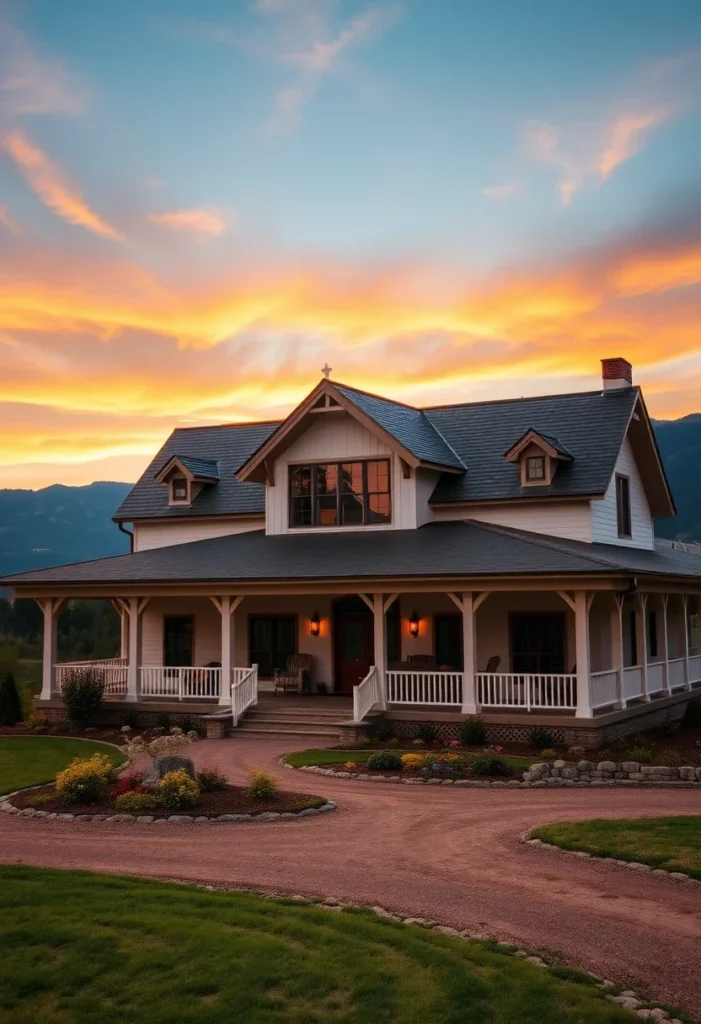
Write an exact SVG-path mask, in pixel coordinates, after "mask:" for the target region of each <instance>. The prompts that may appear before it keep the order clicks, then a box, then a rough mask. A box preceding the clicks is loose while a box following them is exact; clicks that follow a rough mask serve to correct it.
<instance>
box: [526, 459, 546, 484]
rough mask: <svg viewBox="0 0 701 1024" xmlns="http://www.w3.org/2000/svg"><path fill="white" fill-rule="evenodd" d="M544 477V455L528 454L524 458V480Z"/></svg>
mask: <svg viewBox="0 0 701 1024" xmlns="http://www.w3.org/2000/svg"><path fill="white" fill-rule="evenodd" d="M544 479H545V457H544V456H543V455H530V456H529V457H528V458H527V459H526V480H544Z"/></svg>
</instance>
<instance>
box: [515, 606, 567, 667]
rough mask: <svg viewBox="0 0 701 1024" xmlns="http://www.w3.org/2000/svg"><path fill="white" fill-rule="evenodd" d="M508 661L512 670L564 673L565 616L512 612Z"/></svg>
mask: <svg viewBox="0 0 701 1024" xmlns="http://www.w3.org/2000/svg"><path fill="white" fill-rule="evenodd" d="M511 664H512V671H513V672H544V673H550V672H554V673H558V672H565V671H566V669H565V616H564V615H560V614H559V613H557V612H555V613H549V612H547V613H546V612H544V613H542V614H541V613H533V614H527V613H524V614H521V613H520V612H519V613H516V614H514V615H512V616H511Z"/></svg>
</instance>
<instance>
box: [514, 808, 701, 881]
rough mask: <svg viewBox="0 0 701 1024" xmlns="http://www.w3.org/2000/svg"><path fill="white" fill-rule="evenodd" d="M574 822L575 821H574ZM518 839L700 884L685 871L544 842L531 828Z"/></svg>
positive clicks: (575, 854) (651, 873) (647, 872)
mask: <svg viewBox="0 0 701 1024" xmlns="http://www.w3.org/2000/svg"><path fill="white" fill-rule="evenodd" d="M574 824H576V822H575V823H574ZM519 841H520V842H522V843H526V845H527V846H533V847H535V848H536V849H541V850H547V851H549V852H551V853H567V854H569V855H570V856H571V857H579V858H580V859H584V860H593V861H599V863H601V864H615V865H616V867H619V868H629V869H630V870H631V871H642V872H644V873H646V874H649V875H655V876H656V877H657V878H663V877H664V878H668V879H669V880H670V881H671V882H687V883H689V884H690V885H701V879H700V878H692V877H691V875H687V873H686V872H685V871H667V870H665V868H653V867H650V865H649V864H643V863H642V862H641V861H637V860H619V859H618V858H617V857H600V856H599V855H598V854H596V853H588V852H587V851H586V850H568V849H567V848H566V847H564V846H556V845H555V843H546V842H544V841H543V840H542V839H537V838H535V837H533V836H532V830H530V831H528V832H524V833H522V835H520V836H519Z"/></svg>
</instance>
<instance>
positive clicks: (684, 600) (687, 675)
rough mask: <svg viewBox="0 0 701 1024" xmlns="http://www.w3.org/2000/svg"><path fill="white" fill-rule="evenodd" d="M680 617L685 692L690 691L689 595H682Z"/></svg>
mask: <svg viewBox="0 0 701 1024" xmlns="http://www.w3.org/2000/svg"><path fill="white" fill-rule="evenodd" d="M682 615H683V616H684V682H685V684H686V688H687V690H690V689H691V669H690V668H689V595H688V594H682Z"/></svg>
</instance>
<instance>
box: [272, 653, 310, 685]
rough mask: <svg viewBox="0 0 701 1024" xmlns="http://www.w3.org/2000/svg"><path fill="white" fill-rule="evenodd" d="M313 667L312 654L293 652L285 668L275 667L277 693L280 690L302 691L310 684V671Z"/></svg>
mask: <svg viewBox="0 0 701 1024" xmlns="http://www.w3.org/2000/svg"><path fill="white" fill-rule="evenodd" d="M311 667H312V656H311V654H291V655H290V656H289V657H288V659H287V664H286V665H285V667H284V668H276V669H275V693H277V691H278V690H282V691H283V693H284V692H285V690H294V691H295V692H296V693H301V692H302V690H304V689H307V688H308V686H309V672H310V670H311Z"/></svg>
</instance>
